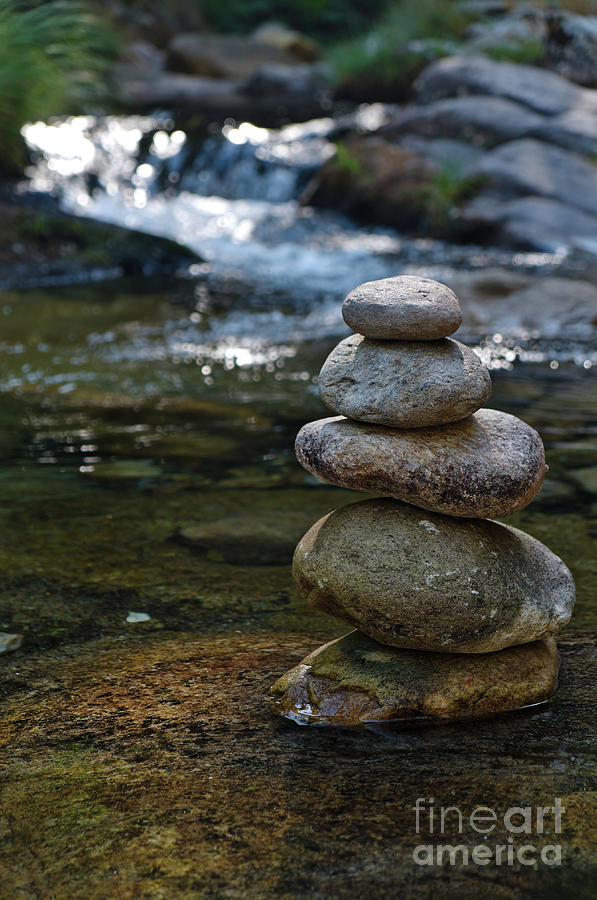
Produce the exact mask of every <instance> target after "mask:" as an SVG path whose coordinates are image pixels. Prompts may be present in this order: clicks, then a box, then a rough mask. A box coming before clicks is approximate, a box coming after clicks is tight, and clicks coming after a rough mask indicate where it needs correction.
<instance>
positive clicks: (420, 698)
mask: <svg viewBox="0 0 597 900" xmlns="http://www.w3.org/2000/svg"><path fill="white" fill-rule="evenodd" d="M558 667H559V661H558V651H557V648H556V645H555V641H553V640H548V641H536V642H534V643H531V644H524V645H522V646H519V647H509V648H508V649H506V650H499V651H498V652H497V653H491V654H489V655H487V654H481V655H469V656H466V655H464V654H452V653H417V652H415V651H413V650H400V649H396V648H393V647H386V646H384V645H383V644H379V643H377V641H374V640H371V638H368V637H366V636H365V635H363V634H361V633H360V632H358V631H353V632H352V633H350V634H348V635H346V636H345V637H342V638H337V639H336V640H335V641H332V642H331V643H329V644H325V645H324V646H323V647H319V648H318V649H317V650H314V651H313V652H312V653H309V655H308V656H306V657H305V659H303V660H302V661H301V662H300V663H299V664H298V666H296V667H295V668H294V669H291V671H290V672H288V673H287V674H286V675H283V676H282V678H280V679H279V680H278V681H277V682H276V683H275V684H274V685H273V687H272V689H271V692H270V705H271V707H272V709H273V710H274V711H275V712H277V713H278V714H280V715H283V716H286V718H289V719H291V720H293V721H296V722H299V723H301V724H309V725H318V724H321V725H324V724H328V723H333V724H334V725H362V724H366V723H368V722H370V723H373V722H391V721H393V720H404V719H412V718H420V717H423V718H430V719H460V718H476V717H478V716H486V715H494V714H497V713H501V712H506V711H508V710H514V709H520V708H522V707H524V706H529V705H532V704H535V703H541V702H543V701H545V700H547V699H548V698H549V697H551V695H552V694H553V692H554V691H555V689H556V686H557V676H558Z"/></svg>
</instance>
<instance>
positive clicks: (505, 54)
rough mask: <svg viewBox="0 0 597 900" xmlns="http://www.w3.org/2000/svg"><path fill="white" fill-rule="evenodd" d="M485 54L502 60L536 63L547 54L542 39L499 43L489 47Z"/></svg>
mask: <svg viewBox="0 0 597 900" xmlns="http://www.w3.org/2000/svg"><path fill="white" fill-rule="evenodd" d="M484 52H485V54H486V55H487V56H490V57H491V58H492V59H496V60H498V61H500V62H514V63H527V64H530V63H534V62H537V61H538V60H540V59H541V58H542V57H543V56H544V55H545V46H544V44H543V43H542V42H541V41H526V42H522V41H515V42H513V43H511V44H499V45H497V46H495V47H487V48H486V49H485V51H484Z"/></svg>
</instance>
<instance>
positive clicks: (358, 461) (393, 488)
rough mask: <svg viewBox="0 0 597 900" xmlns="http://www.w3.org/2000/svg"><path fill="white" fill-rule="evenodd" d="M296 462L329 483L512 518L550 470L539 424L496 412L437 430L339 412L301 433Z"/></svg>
mask: <svg viewBox="0 0 597 900" xmlns="http://www.w3.org/2000/svg"><path fill="white" fill-rule="evenodd" d="M295 450H296V455H297V458H298V461H299V462H300V463H301V465H302V466H304V467H305V469H307V470H308V471H309V472H312V473H313V475H316V476H317V477H318V478H322V479H323V480H324V481H328V482H330V484H337V485H339V486H340V487H346V488H353V489H355V490H357V491H370V492H374V493H380V494H385V495H387V496H390V497H395V498H396V499H397V500H404V501H406V503H412V504H414V505H415V506H421V507H423V509H430V510H433V511H435V512H440V513H446V514H447V515H450V516H472V517H474V518H488V517H490V516H509V515H510V514H511V513H513V512H516V510H518V509H522V508H523V507H524V506H526V505H527V504H528V503H530V502H531V500H533V499H534V498H535V497H536V496H537V494H538V493H539V491H540V490H541V486H542V484H543V478H544V476H545V473H546V471H547V467H546V465H545V452H544V449H543V442H542V440H541V438H540V437H539V435H538V434H537V432H536V431H535V429H534V428H531V427H530V425H527V424H526V423H525V422H522V421H521V420H520V419H517V418H516V416H510V415H508V414H507V413H503V412H498V410H496V409H480V410H479V411H478V412H476V413H475V414H474V415H473V416H469V417H468V418H466V419H461V420H460V421H459V422H453V423H451V424H449V425H439V426H436V427H434V428H416V429H402V428H384V427H382V426H380V425H362V424H360V423H358V422H353V421H351V420H350V419H345V418H344V417H343V416H336V417H333V418H329V419H319V420H318V421H316V422H309V423H308V424H307V425H304V426H303V428H301V430H300V431H299V433H298V435H297V438H296V444H295Z"/></svg>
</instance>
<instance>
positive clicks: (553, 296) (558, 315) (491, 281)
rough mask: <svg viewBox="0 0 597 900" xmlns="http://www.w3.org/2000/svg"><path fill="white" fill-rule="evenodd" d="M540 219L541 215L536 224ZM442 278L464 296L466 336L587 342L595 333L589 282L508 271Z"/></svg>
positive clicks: (596, 314) (596, 291) (596, 299)
mask: <svg viewBox="0 0 597 900" xmlns="http://www.w3.org/2000/svg"><path fill="white" fill-rule="evenodd" d="M519 202H521V203H522V202H523V201H519ZM525 202H526V201H525ZM529 202H530V201H529ZM540 216H541V210H538V211H537V224H538V223H539V219H540ZM530 227H531V226H530ZM442 277H443V278H444V279H445V281H446V282H447V283H448V284H449V285H450V287H451V288H452V289H453V290H454V291H455V292H456V293H457V294H458V296H459V297H460V303H461V306H462V317H463V325H462V328H463V330H464V331H466V333H467V334H487V333H491V334H495V333H500V334H501V335H503V336H510V337H525V336H526V337H528V336H529V335H533V334H535V335H539V336H540V337H542V338H547V339H553V338H558V337H566V338H575V337H577V338H581V339H585V340H586V339H587V338H590V337H591V336H592V335H594V333H595V326H596V325H597V287H596V286H595V285H593V284H590V283H589V282H588V281H582V280H580V279H573V278H557V277H554V276H553V275H549V276H548V277H542V278H536V277H532V276H530V275H527V274H524V273H521V272H510V271H507V270H505V269H483V270H480V271H479V270H478V271H475V270H472V271H459V272H452V273H447V274H444V275H443V276H442ZM538 310H541V315H540V317H539V316H538V315H537V311H538Z"/></svg>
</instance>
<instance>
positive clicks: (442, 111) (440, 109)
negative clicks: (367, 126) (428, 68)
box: [382, 96, 544, 147]
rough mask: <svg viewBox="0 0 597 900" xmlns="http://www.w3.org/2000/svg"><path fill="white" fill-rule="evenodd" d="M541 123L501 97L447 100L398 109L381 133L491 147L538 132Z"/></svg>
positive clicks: (467, 97) (526, 109) (529, 111)
mask: <svg viewBox="0 0 597 900" xmlns="http://www.w3.org/2000/svg"><path fill="white" fill-rule="evenodd" d="M543 121H544V117H543V116H539V115H537V113H534V112H532V111H531V110H530V109H529V108H528V107H527V106H523V105H522V104H520V103H516V102H514V101H513V100H506V99H504V98H503V97H488V96H465V97H448V98H446V99H443V100H435V101H433V102H431V103H427V104H425V105H423V106H411V107H408V108H407V109H405V110H401V111H400V112H398V113H397V114H396V115H395V116H394V117H393V118H392V119H391V120H390V122H389V123H388V125H386V126H384V128H383V129H382V133H383V134H385V135H387V136H389V137H391V138H396V137H399V136H400V135H402V134H407V133H409V132H412V133H415V134H419V135H422V136H423V137H442V138H457V139H459V140H466V141H471V142H472V143H473V144H475V145H480V146H490V147H493V146H495V145H496V144H501V143H503V142H504V141H511V140H514V139H515V138H520V137H523V136H524V135H526V134H529V133H530V132H532V131H533V130H534V129H539V128H540V127H541V125H542V124H543Z"/></svg>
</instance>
